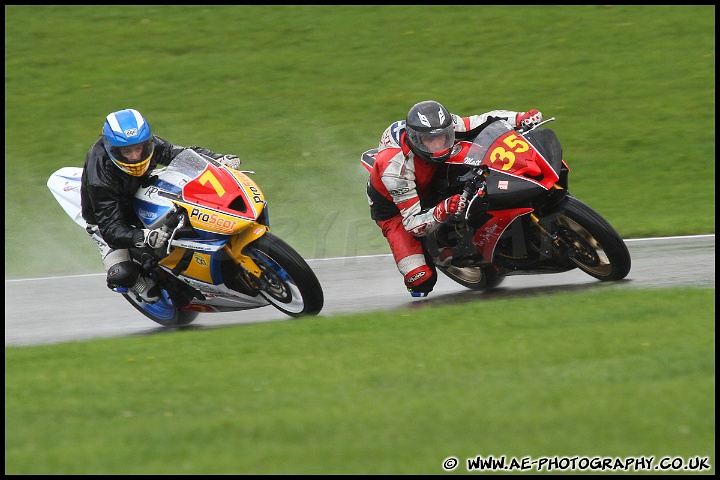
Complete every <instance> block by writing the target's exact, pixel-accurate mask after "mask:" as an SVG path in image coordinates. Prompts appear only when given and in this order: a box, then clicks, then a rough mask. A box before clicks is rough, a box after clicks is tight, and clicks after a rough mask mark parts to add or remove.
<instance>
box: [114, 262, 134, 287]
mask: <svg viewBox="0 0 720 480" xmlns="http://www.w3.org/2000/svg"><path fill="white" fill-rule="evenodd" d="M139 274H140V272H139V271H138V268H137V266H136V265H135V264H134V263H133V262H132V261H126V262H120V263H116V264H115V265H113V266H111V267H110V268H108V271H107V285H108V288H112V287H127V288H130V287H132V286H133V285H135V281H136V280H137V277H138V275H139Z"/></svg>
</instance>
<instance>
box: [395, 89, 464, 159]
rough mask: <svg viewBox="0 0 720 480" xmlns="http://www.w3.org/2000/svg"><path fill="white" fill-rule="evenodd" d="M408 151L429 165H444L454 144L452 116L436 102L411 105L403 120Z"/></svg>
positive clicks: (428, 101) (430, 101)
mask: <svg viewBox="0 0 720 480" xmlns="http://www.w3.org/2000/svg"><path fill="white" fill-rule="evenodd" d="M405 130H406V132H407V143H408V145H409V146H410V150H412V152H413V153H414V154H415V155H417V156H418V157H420V158H422V159H423V160H425V161H426V162H430V163H444V162H445V161H446V160H447V159H448V158H450V153H451V152H452V147H453V145H454V144H455V125H453V119H452V115H450V112H448V111H447V109H446V108H445V107H443V106H442V105H441V104H439V103H438V102H434V101H432V100H427V101H424V102H420V103H417V104H415V105H413V107H412V108H411V109H410V111H409V112H408V115H407V119H406V120H405Z"/></svg>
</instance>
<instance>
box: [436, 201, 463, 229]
mask: <svg viewBox="0 0 720 480" xmlns="http://www.w3.org/2000/svg"><path fill="white" fill-rule="evenodd" d="M465 207H466V200H465V198H463V197H462V196H460V195H453V196H452V197H450V198H446V199H445V200H443V201H442V202H440V203H438V204H437V206H436V207H435V209H434V210H433V218H434V219H435V221H436V222H438V223H445V222H447V220H448V219H449V218H450V215H452V214H454V213H458V212H462V211H464V210H465Z"/></svg>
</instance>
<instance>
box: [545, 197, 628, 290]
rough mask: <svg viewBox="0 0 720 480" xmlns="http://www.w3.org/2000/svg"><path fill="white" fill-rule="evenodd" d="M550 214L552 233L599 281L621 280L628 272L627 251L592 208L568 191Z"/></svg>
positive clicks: (584, 268)
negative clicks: (551, 217)
mask: <svg viewBox="0 0 720 480" xmlns="http://www.w3.org/2000/svg"><path fill="white" fill-rule="evenodd" d="M554 210H555V213H554V214H552V216H553V219H552V225H553V227H552V228H553V233H555V234H556V235H558V236H559V237H560V238H561V239H562V240H563V241H564V243H565V245H566V246H567V250H566V252H565V253H566V254H567V256H568V259H569V260H571V261H572V262H573V263H575V265H577V267H578V268H579V269H581V270H582V271H584V272H585V273H587V274H588V275H590V276H593V277H595V278H597V279H598V280H602V281H614V280H622V279H623V278H625V277H626V276H627V275H628V273H630V265H631V260H630V252H628V249H627V245H625V242H624V241H623V239H622V238H621V237H620V235H619V234H618V233H617V232H616V231H615V229H614V228H613V227H612V226H611V225H610V224H609V223H608V222H607V221H606V220H605V219H604V218H603V217H601V216H600V215H599V214H598V213H597V212H595V210H593V209H592V208H590V207H589V206H587V205H585V204H584V203H582V202H581V201H580V200H578V199H577V198H575V197H573V196H571V195H568V196H567V197H566V198H565V199H564V200H563V201H562V202H560V203H559V204H558V205H557V207H556V208H555V209H554Z"/></svg>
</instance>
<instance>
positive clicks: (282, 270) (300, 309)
mask: <svg viewBox="0 0 720 480" xmlns="http://www.w3.org/2000/svg"><path fill="white" fill-rule="evenodd" d="M245 253H246V254H247V255H249V256H250V257H252V258H253V260H254V261H255V263H256V264H257V265H258V267H260V270H262V280H263V282H264V283H265V286H262V285H261V288H260V295H262V296H263V297H264V298H265V299H266V300H267V301H268V302H270V303H271V304H272V305H273V306H274V307H275V308H277V309H278V310H280V311H281V312H283V313H285V314H286V315H289V316H291V317H300V316H302V315H317V314H318V313H320V310H322V308H323V303H324V295H323V290H322V286H321V285H320V281H319V280H318V279H317V276H316V275H315V272H313V270H312V268H310V266H309V265H308V264H307V262H306V261H305V259H303V258H302V257H301V256H300V254H299V253H297V252H296V251H295V250H294V249H293V248H292V247H291V246H290V245H288V244H287V243H285V241H283V240H282V239H280V238H279V237H277V236H275V235H273V234H272V233H270V232H267V233H265V235H263V236H262V237H260V238H258V239H257V240H255V241H254V242H252V243H250V244H249V245H248V246H247V247H246V248H245Z"/></svg>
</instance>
